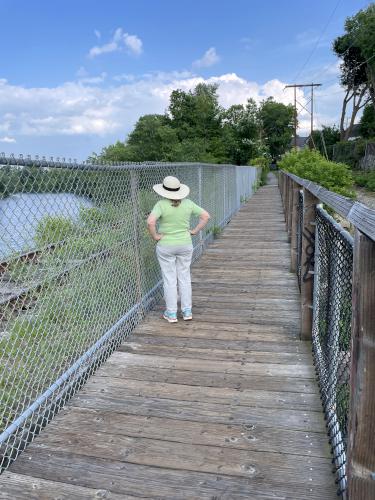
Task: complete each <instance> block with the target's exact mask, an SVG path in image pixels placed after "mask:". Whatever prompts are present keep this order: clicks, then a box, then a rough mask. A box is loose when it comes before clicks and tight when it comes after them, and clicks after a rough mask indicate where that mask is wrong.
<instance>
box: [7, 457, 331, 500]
mask: <svg viewBox="0 0 375 500" xmlns="http://www.w3.org/2000/svg"><path fill="white" fill-rule="evenodd" d="M29 450H30V448H29ZM29 450H26V452H24V454H23V455H22V456H21V457H20V458H19V459H18V461H17V462H15V463H14V464H13V470H14V471H15V472H17V471H18V470H20V469H21V470H24V471H25V472H26V471H27V473H28V474H29V475H30V476H34V477H42V478H46V479H51V480H53V481H60V482H65V481H66V480H67V478H68V480H69V481H70V482H71V483H72V484H76V485H80V486H84V487H93V488H98V489H105V490H109V491H111V492H114V493H118V494H121V495H136V496H138V497H144V498H152V497H154V498H155V495H156V496H157V497H158V498H166V499H169V500H172V499H173V500H175V499H178V500H182V499H184V500H185V499H186V498H199V499H204V500H212V499H213V498H220V499H223V500H232V499H249V498H251V499H252V500H253V499H254V500H265V499H272V500H275V499H276V500H285V499H287V498H288V499H290V498H293V500H294V499H295V500H305V499H306V498H309V499H312V500H322V498H327V499H329V498H332V499H333V498H335V497H334V492H333V489H332V487H331V488H330V487H328V488H327V484H325V483H323V484H316V485H315V484H314V485H312V484H311V481H306V483H304V484H302V483H296V482H291V483H286V481H285V480H282V481H276V480H275V479H273V480H272V482H271V483H266V482H265V481H263V479H262V477H260V476H256V475H255V477H251V478H246V477H232V476H227V475H224V474H207V473H203V472H193V471H189V472H188V473H187V472H186V471H184V470H177V469H166V468H163V467H160V466H158V467H150V466H146V465H135V464H131V463H127V462H123V461H119V460H113V459H110V460H105V459H103V458H97V457H88V456H85V455H79V454H75V453H67V452H63V451H60V450H54V451H53V452H49V451H48V450H43V449H42V448H35V447H34V449H33V450H32V453H31V452H30V451H29ZM331 491H332V495H330V493H331ZM123 498H126V496H124V497H123ZM9 500H10V499H9Z"/></svg>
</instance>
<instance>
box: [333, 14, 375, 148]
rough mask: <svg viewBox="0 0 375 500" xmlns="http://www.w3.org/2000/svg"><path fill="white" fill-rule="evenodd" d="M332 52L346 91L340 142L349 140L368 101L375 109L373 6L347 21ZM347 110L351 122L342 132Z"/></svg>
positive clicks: (374, 17) (374, 24) (374, 19)
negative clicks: (337, 60)
mask: <svg viewBox="0 0 375 500" xmlns="http://www.w3.org/2000/svg"><path fill="white" fill-rule="evenodd" d="M333 50H334V52H335V53H336V55H337V56H338V57H339V58H340V59H341V60H342V63H341V66H340V69H341V84H342V85H343V87H344V88H345V89H346V93H345V96H344V98H343V104H342V110H341V120H340V138H341V140H348V138H349V136H350V132H351V130H352V128H353V125H354V122H355V118H356V116H357V114H358V112H359V111H360V110H361V109H362V108H363V107H364V106H366V105H367V103H368V102H369V101H370V100H371V99H372V103H373V106H374V108H375V94H374V85H375V59H374V57H373V56H374V54H375V5H374V4H371V5H370V6H369V7H368V8H367V9H364V10H360V11H359V12H358V13H357V14H356V15H355V16H353V17H348V18H347V19H346V21H345V33H344V35H342V36H339V37H337V38H336V39H335V40H334V42H333ZM349 104H351V106H349ZM349 107H350V121H349V126H348V127H347V128H346V129H345V121H346V120H345V118H346V115H347V113H348V109H349Z"/></svg>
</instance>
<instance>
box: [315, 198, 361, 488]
mask: <svg viewBox="0 0 375 500" xmlns="http://www.w3.org/2000/svg"><path fill="white" fill-rule="evenodd" d="M352 270H353V238H352V237H351V235H350V234H349V233H348V232H347V231H345V230H344V229H343V228H342V227H341V226H340V225H339V224H337V222H336V221H335V220H334V219H333V218H332V217H331V216H330V215H329V214H328V213H327V212H326V211H325V210H324V209H322V208H320V207H318V208H317V214H316V233H315V274H314V315H313V332H312V335H313V336H312V340H313V353H314V361H315V366H316V369H317V374H318V379H319V385H320V390H321V395H322V403H323V408H324V412H325V417H326V423H327V428H328V434H329V437H330V444H331V447H332V454H333V459H334V464H335V467H336V470H337V475H338V483H339V492H340V493H342V492H343V491H345V489H346V467H345V462H346V448H347V437H348V418H349V393H350V388H349V377H350V342H351V317H352Z"/></svg>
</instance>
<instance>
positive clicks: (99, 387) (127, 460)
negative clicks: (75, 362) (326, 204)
mask: <svg viewBox="0 0 375 500" xmlns="http://www.w3.org/2000/svg"><path fill="white" fill-rule="evenodd" d="M289 262H290V245H289V243H288V239H287V234H286V231H285V224H284V218H283V214H282V208H281V201H280V195H279V192H278V188H277V186H276V185H268V186H266V187H263V188H261V189H260V190H259V191H258V192H257V193H256V194H255V195H254V196H253V198H252V199H251V200H250V202H249V203H248V204H247V205H246V206H245V207H244V208H242V209H241V210H240V212H239V213H238V214H237V215H236V216H235V217H234V219H233V220H232V222H231V223H230V224H229V225H228V226H227V228H226V229H225V231H224V232H223V234H222V235H221V237H220V238H219V239H218V240H216V241H215V242H214V243H213V244H212V245H210V247H209V248H208V249H207V251H206V253H205V255H204V256H203V257H202V259H201V260H200V261H199V263H198V264H197V265H196V266H194V269H193V295H194V308H193V312H194V321H193V322H190V323H183V322H182V321H179V323H178V324H171V325H170V324H166V323H165V322H164V321H163V320H162V319H160V313H161V306H158V307H157V308H156V309H155V310H154V311H152V312H151V313H150V314H149V315H148V316H147V318H146V320H145V321H144V322H143V323H142V324H141V325H139V326H138V327H137V329H136V331H135V333H134V334H133V335H132V336H131V338H129V339H128V341H127V342H125V343H124V344H123V345H122V346H121V348H120V349H119V351H117V352H115V353H114V354H113V355H112V356H111V357H110V359H109V360H108V361H107V362H106V363H105V364H104V365H103V366H102V367H101V368H100V369H99V370H98V371H97V372H96V374H95V375H94V376H93V377H92V378H91V379H90V380H89V381H88V383H87V384H86V385H85V386H84V387H83V389H82V390H81V391H80V392H79V394H77V395H76V396H75V397H74V398H72V400H71V401H70V402H69V404H68V405H67V406H66V408H65V409H64V410H62V411H61V412H60V413H59V414H58V415H57V416H56V417H55V419H54V420H53V421H52V423H50V424H49V425H48V427H47V428H46V429H45V430H44V431H43V432H42V434H41V435H40V436H39V437H38V438H37V439H36V440H35V441H34V442H33V443H32V444H31V445H30V446H29V447H28V448H27V450H26V451H25V452H24V453H23V454H22V455H21V456H20V457H19V458H18V460H17V461H16V462H15V463H14V464H13V465H12V466H11V468H10V469H9V471H7V472H5V473H4V474H3V475H2V476H1V477H0V498H1V499H12V500H13V499H30V498H33V499H52V498H59V499H69V500H72V499H89V498H90V499H91V498H110V499H116V500H117V499H128V498H129V499H131V498H140V497H142V498H168V499H185V498H197V499H219V498H220V499H236V498H241V499H245V498H246V499H254V500H257V499H263V500H264V499H293V500H297V499H315V500H330V499H334V498H336V495H335V490H336V488H335V485H334V476H333V475H332V473H331V457H330V454H329V448H328V444H327V434H326V430H325V425H324V420H323V415H322V410H321V402H320V399H319V392H318V387H317V385H316V382H315V372H314V368H313V365H312V357H311V353H310V351H311V346H310V344H309V343H306V342H301V341H300V340H299V339H298V335H299V316H300V315H299V308H300V304H299V294H298V289H297V283H296V279H295V276H294V275H292V274H290V273H289Z"/></svg>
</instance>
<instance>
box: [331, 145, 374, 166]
mask: <svg viewBox="0 0 375 500" xmlns="http://www.w3.org/2000/svg"><path fill="white" fill-rule="evenodd" d="M367 142H368V141H367V140H366V139H356V140H355V141H342V142H338V143H337V144H335V145H334V150H333V157H332V159H333V160H334V161H336V162H339V163H346V164H347V165H349V166H350V167H351V168H352V169H357V168H359V162H360V160H361V159H362V158H363V157H364V155H365V152H366V144H367Z"/></svg>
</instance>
